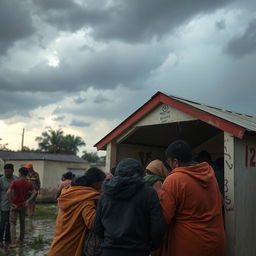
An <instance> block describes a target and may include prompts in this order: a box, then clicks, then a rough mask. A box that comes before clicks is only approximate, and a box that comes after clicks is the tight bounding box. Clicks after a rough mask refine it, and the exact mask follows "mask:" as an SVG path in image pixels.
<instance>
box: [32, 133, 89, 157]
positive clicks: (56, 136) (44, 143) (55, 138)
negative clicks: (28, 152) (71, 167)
mask: <svg viewBox="0 0 256 256" xmlns="http://www.w3.org/2000/svg"><path fill="white" fill-rule="evenodd" d="M36 141H38V148H39V150H40V151H41V152H45V153H52V154H57V153H60V154H74V155H76V154H77V152H78V148H79V147H81V146H85V142H84V141H83V139H82V138H81V137H79V136H74V135H71V134H68V135H64V132H63V131H62V130H61V129H58V130H53V129H49V130H48V131H45V132H43V133H42V135H41V136H40V137H37V138H36Z"/></svg>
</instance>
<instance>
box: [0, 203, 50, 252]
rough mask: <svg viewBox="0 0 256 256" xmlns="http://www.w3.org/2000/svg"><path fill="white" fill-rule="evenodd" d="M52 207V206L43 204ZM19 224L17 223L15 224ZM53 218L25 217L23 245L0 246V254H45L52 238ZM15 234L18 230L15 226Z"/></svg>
mask: <svg viewBox="0 0 256 256" xmlns="http://www.w3.org/2000/svg"><path fill="white" fill-rule="evenodd" d="M45 207H53V206H45ZM17 226H19V224H18V225H17ZM54 226H55V219H52V218H49V219H47V218H46V219H33V218H31V219H30V218H27V219H26V235H25V240H24V243H23V245H21V246H19V247H18V248H15V249H8V248H0V256H2V255H6V256H7V255H8V256H45V255H47V253H48V250H49V247H50V245H51V242H52V239H53V232H54ZM17 235H19V230H18V228H17ZM36 248H37V249H36Z"/></svg>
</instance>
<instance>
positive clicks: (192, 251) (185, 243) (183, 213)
mask: <svg viewBox="0 0 256 256" xmlns="http://www.w3.org/2000/svg"><path fill="white" fill-rule="evenodd" d="M159 197H160V202H161V206H162V208H163V213H164V217H165V220H166V222H167V224H168V225H169V229H168V233H167V241H165V244H164V245H163V248H162V249H163V253H162V255H165V256H188V255H189V256H198V255H201V256H224V255H225V233H224V225H223V217H222V204H223V198H222V196H221V194H220V192H219V188H218V184H217V181H216V178H215V175H214V171H213V169H212V167H211V166H209V164H208V163H206V162H204V163H201V164H196V165H193V166H188V167H178V168H175V169H174V170H173V171H172V173H171V174H170V175H169V176H168V177H167V178H166V180H165V182H164V184H163V189H162V191H161V192H160V193H159Z"/></svg>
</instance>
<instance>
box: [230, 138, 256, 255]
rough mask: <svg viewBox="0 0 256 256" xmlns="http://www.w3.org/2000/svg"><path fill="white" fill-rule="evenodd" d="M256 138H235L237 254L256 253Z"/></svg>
mask: <svg viewBox="0 0 256 256" xmlns="http://www.w3.org/2000/svg"><path fill="white" fill-rule="evenodd" d="M255 188H256V138H255V137H250V136H247V137H246V138H245V139H243V140H239V139H235V235H236V239H235V242H234V244H235V256H245V255H246V256H255V255H256V244H255V237H256V193H255Z"/></svg>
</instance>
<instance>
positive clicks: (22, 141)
mask: <svg viewBox="0 0 256 256" xmlns="http://www.w3.org/2000/svg"><path fill="white" fill-rule="evenodd" d="M24 134H25V128H23V129H22V135H21V151H22V150H23V145H24Z"/></svg>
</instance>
